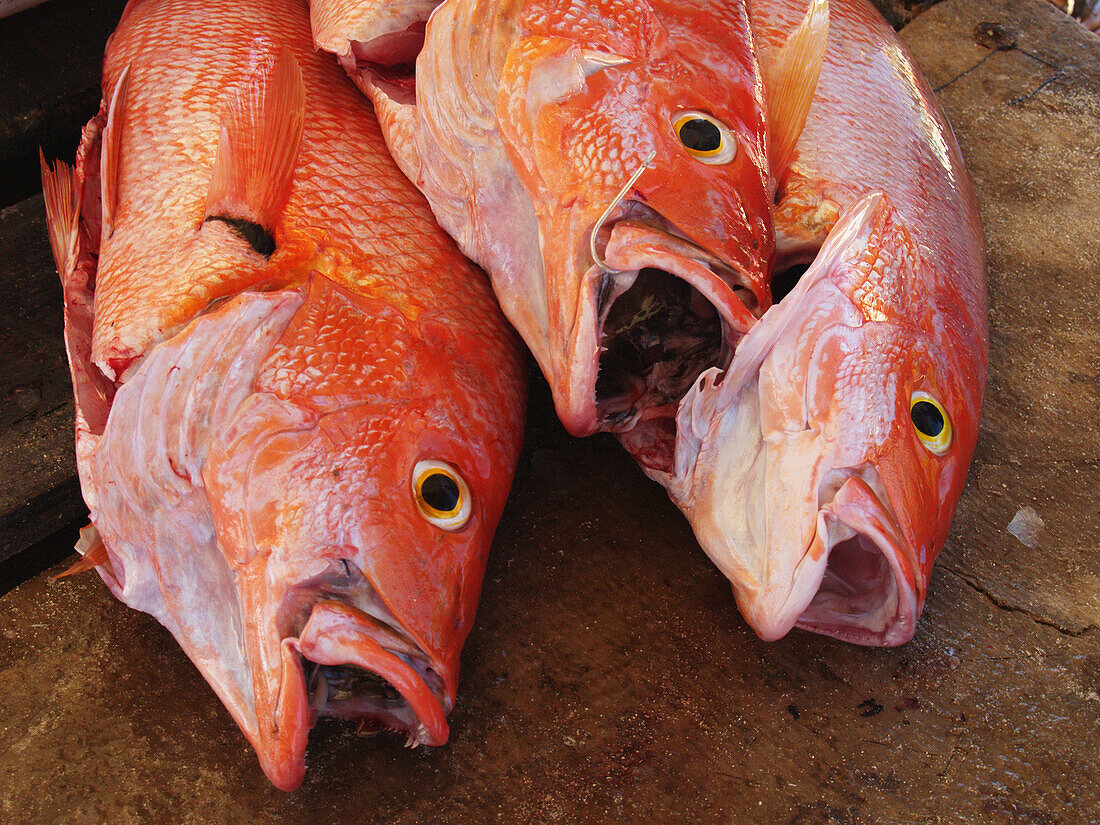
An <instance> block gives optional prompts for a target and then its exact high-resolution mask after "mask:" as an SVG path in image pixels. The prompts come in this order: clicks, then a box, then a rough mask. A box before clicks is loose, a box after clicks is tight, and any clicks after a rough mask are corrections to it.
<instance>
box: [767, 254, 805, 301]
mask: <svg viewBox="0 0 1100 825" xmlns="http://www.w3.org/2000/svg"><path fill="white" fill-rule="evenodd" d="M809 268H810V265H809V264H808V263H805V264H795V265H793V266H788V267H785V268H784V269H781V270H778V271H777V272H776V273H775V274H774V275H772V303H774V304H778V303H779V302H780V301H782V300H783V299H784V298H786V297H787V296H788V295H790V294H791V290H792V289H794V288H795V286H796V285H797V284H798V281H799V280H800V279H801V278H802V276H803V275H805V274H806V270H807V269H809Z"/></svg>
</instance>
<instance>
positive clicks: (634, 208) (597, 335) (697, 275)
mask: <svg viewBox="0 0 1100 825" xmlns="http://www.w3.org/2000/svg"><path fill="white" fill-rule="evenodd" d="M598 237H599V239H600V240H601V241H602V246H603V255H602V257H603V258H604V261H603V263H605V264H606V267H605V266H601V264H600V263H593V264H592V265H591V266H590V267H589V268H588V269H587V270H586V271H585V273H584V275H583V276H582V288H581V290H580V291H579V295H578V306H577V309H576V311H575V313H574V319H575V321H574V327H573V329H572V330H571V331H570V338H571V344H570V350H569V355H568V359H569V369H568V374H567V377H566V380H565V381H563V382H561V386H559V388H558V389H559V390H560V391H561V394H562V396H563V397H564V398H565V402H564V403H562V404H560V405H559V409H558V412H559V417H560V418H561V419H562V422H563V424H565V426H566V428H567V429H569V431H570V432H572V433H573V434H574V435H590V434H591V433H593V432H596V431H611V432H626V431H629V430H631V429H633V428H634V427H635V426H636V425H637V423H638V422H639V421H641V420H646V419H647V416H646V415H644V414H642V412H640V411H639V412H638V414H636V415H631V416H623V417H620V418H619V419H618V420H613V416H612V415H610V414H608V412H607V409H606V406H603V405H601V402H600V400H599V399H598V398H597V385H596V382H597V378H598V376H599V373H600V361H601V356H602V354H603V352H604V351H605V349H606V348H605V346H604V344H605V343H606V340H607V336H606V329H605V325H606V322H607V320H608V313H609V312H610V310H611V308H612V306H613V305H614V304H615V302H616V301H617V300H618V299H619V298H620V297H621V296H622V295H623V294H624V293H625V292H626V291H627V290H628V289H629V288H630V287H631V286H633V284H634V283H635V281H636V279H637V278H638V276H639V274H640V273H641V272H642V270H644V269H654V270H660V271H662V272H665V273H667V274H668V275H670V276H672V277H673V278H675V279H678V280H680V281H683V282H685V283H686V284H688V285H689V286H690V287H691V288H692V289H693V290H695V292H697V293H699V295H701V296H702V297H703V299H705V300H706V301H707V303H709V304H710V305H711V306H712V307H713V308H714V310H715V312H716V313H717V315H718V317H719V319H720V323H721V330H722V339H723V342H722V352H721V355H720V358H719V363H716V364H714V366H717V367H719V368H720V369H725V368H726V367H728V366H729V363H730V361H731V360H732V356H733V350H734V349H735V347H736V343H737V341H738V340H739V339H740V338H741V337H742V336H744V335H745V334H746V333H747V332H748V331H749V330H750V329H751V328H752V327H753V326H754V325H755V323H756V321H757V316H756V315H755V314H754V312H755V311H756V309H757V298H756V295H755V293H754V292H753V291H752V289H751V287H750V286H748V285H747V284H751V279H750V278H749V277H748V276H747V275H745V274H744V273H741V272H740V270H739V269H738V268H737V267H736V266H734V265H731V264H728V263H726V262H724V261H723V260H722V259H720V258H719V257H718V256H716V255H714V254H712V253H710V252H708V251H707V250H706V249H704V248H703V247H701V246H699V245H698V244H696V243H695V242H694V241H692V240H691V239H690V238H688V237H687V236H686V235H685V234H684V233H682V232H680V231H679V230H678V229H677V228H676V227H675V226H673V225H672V224H670V223H669V222H668V221H666V220H665V219H664V218H663V217H661V216H660V215H659V214H658V213H656V212H654V211H653V210H652V209H649V207H646V206H645V205H644V204H640V203H636V202H632V201H628V202H624V204H622V205H620V206H619V207H617V209H616V213H615V214H614V215H613V216H612V217H611V218H610V219H608V220H607V221H605V222H604V224H603V225H602V226H601V227H600V228H599V233H598ZM704 369H706V367H704ZM696 377H697V376H696ZM689 388H690V384H689V385H688V386H687V387H685V389H684V391H683V392H681V393H680V394H679V397H677V398H674V399H667V400H666V402H665V405H666V406H667V407H668V411H667V415H666V417H670V418H673V419H674V418H675V413H676V408H677V406H678V404H679V401H680V399H682V397H683V395H684V394H686V392H687V390H688V389H689Z"/></svg>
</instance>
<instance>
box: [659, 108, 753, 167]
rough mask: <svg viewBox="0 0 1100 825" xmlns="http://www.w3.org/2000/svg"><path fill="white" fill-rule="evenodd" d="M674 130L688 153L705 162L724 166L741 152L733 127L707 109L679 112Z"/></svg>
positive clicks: (673, 121) (673, 123)
mask: <svg viewBox="0 0 1100 825" xmlns="http://www.w3.org/2000/svg"><path fill="white" fill-rule="evenodd" d="M672 130H673V131H674V132H675V133H676V137H678V138H679V139H680V143H682V144H683V145H684V148H685V149H686V150H687V153H688V154H689V155H691V156H692V157H693V158H695V159H696V160H700V161H702V162H703V163H709V164H711V165H713V166H721V165H723V164H726V163H729V162H730V161H731V160H733V159H734V157H735V156H736V155H737V140H736V139H735V138H734V136H733V135H732V134H731V133H730V130H729V129H728V128H726V125H725V124H724V123H722V122H721V121H719V120H715V119H714V118H712V117H711V116H710V115H708V114H705V113H703V112H696V111H691V110H688V111H682V112H677V113H676V114H675V115H673V116H672Z"/></svg>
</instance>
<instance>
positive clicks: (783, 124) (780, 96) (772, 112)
mask: <svg viewBox="0 0 1100 825" xmlns="http://www.w3.org/2000/svg"><path fill="white" fill-rule="evenodd" d="M828 37H829V0H810V7H809V8H808V9H807V10H806V15H805V16H804V17H803V18H802V22H801V23H799V24H798V26H797V27H795V29H794V31H792V32H791V33H790V35H789V36H788V37H787V42H786V43H784V44H783V45H782V46H781V47H779V48H776V49H768V50H766V51H765V52H764V53H763V54H762V55H761V58H760V65H761V69H762V71H763V73H764V87H765V90H766V93H767V98H768V121H769V128H768V135H769V138H768V144H769V153H770V155H771V169H772V176H773V177H774V179H775V180H776V181H780V180H782V178H783V176H784V175H785V174H786V173H787V169H788V168H789V166H790V163H791V160H792V157H793V155H794V147H795V145H796V144H797V143H798V138H799V136H800V135H801V134H802V129H803V128H804V127H805V126H806V118H807V117H808V116H809V113H810V106H811V105H812V104H813V101H814V93H815V92H816V91H817V81H818V78H820V77H821V66H822V63H823V62H824V60H825V45H826V42H827V41H828Z"/></svg>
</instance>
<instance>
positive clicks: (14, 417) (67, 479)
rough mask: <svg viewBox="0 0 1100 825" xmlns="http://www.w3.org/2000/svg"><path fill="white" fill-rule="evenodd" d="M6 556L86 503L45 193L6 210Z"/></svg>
mask: <svg viewBox="0 0 1100 825" xmlns="http://www.w3.org/2000/svg"><path fill="white" fill-rule="evenodd" d="M0 284H3V285H4V289H5V299H4V307H3V309H2V310H0V352H3V353H5V355H6V357H5V362H4V366H5V368H4V370H3V372H2V373H0V468H2V471H0V561H3V560H4V559H6V558H8V557H9V556H11V555H13V554H15V553H18V552H20V551H22V550H24V549H26V548H27V547H30V546H31V545H32V544H34V543H35V542H37V541H39V540H41V539H42V538H44V537H45V536H48V535H49V534H50V533H52V532H54V531H55V530H58V529H59V528H61V527H62V526H64V525H65V524H67V523H69V522H70V521H72V520H73V518H75V517H76V516H78V515H79V514H80V513H81V512H82V511H83V509H84V503H83V501H82V500H81V498H80V492H79V487H78V485H77V482H76V462H75V460H74V456H73V397H72V385H71V383H70V381H69V370H68V365H67V363H66V360H65V345H64V342H63V341H62V334H61V330H62V322H61V284H60V282H59V281H58V277H57V270H56V269H55V268H54V262H53V257H52V254H51V252H50V244H49V240H48V239H47V236H46V223H45V211H44V208H43V205H42V196H41V195H39V196H37V197H34V198H31V199H29V200H27V201H24V202H23V203H20V204H17V205H16V206H12V207H9V208H7V209H4V210H3V211H0Z"/></svg>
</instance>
